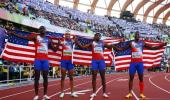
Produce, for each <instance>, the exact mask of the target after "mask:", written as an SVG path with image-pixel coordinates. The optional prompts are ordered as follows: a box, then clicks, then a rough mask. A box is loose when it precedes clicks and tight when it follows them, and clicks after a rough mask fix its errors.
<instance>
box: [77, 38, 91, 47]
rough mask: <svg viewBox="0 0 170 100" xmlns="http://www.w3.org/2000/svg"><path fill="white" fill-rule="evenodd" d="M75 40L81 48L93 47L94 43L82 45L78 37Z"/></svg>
mask: <svg viewBox="0 0 170 100" xmlns="http://www.w3.org/2000/svg"><path fill="white" fill-rule="evenodd" d="M74 42H75V44H76V45H77V46H78V47H80V48H84V49H88V48H92V43H89V44H86V45H82V44H81V43H80V42H78V41H77V39H75V40H74Z"/></svg>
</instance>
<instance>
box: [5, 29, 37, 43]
mask: <svg viewBox="0 0 170 100" xmlns="http://www.w3.org/2000/svg"><path fill="white" fill-rule="evenodd" d="M8 34H11V35H14V36H17V37H19V38H22V39H26V40H29V41H35V40H36V37H35V36H22V35H20V34H16V33H15V32H13V31H8Z"/></svg>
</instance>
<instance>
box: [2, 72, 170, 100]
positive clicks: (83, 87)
mask: <svg viewBox="0 0 170 100" xmlns="http://www.w3.org/2000/svg"><path fill="white" fill-rule="evenodd" d="M106 78H107V80H106V81H107V83H106V84H107V85H106V86H107V93H108V94H109V96H110V97H109V98H108V99H107V100H125V98H124V96H125V95H126V94H127V93H128V74H108V75H106ZM144 78H145V79H144V81H145V95H146V96H147V98H146V99H145V100H170V74H165V73H162V72H161V73H146V74H145V77H144ZM74 80H75V83H74V87H75V91H79V98H72V97H70V96H69V95H65V97H64V98H63V99H62V100H105V99H106V98H103V97H102V87H101V83H100V81H101V80H100V77H98V79H97V96H96V97H95V98H91V99H90V97H89V96H90V94H91V93H92V87H91V76H86V77H85V76H82V77H78V78H75V79H74ZM59 90H60V81H59V80H56V81H51V82H49V86H48V95H49V96H50V97H51V100H61V99H60V98H59V97H58V95H59V93H60V92H59ZM80 91H81V93H80ZM83 91H84V92H83ZM138 91H139V88H138V77H135V80H134V88H133V98H132V99H130V100H140V98H139V92H138ZM42 92H43V88H42V84H40V89H39V95H40V96H41V97H42ZM65 92H66V93H69V80H68V79H66V81H65ZM33 96H34V90H33V85H32V84H31V85H26V86H22V87H15V88H10V89H5V90H0V100H32V98H33ZM40 100H41V99H40Z"/></svg>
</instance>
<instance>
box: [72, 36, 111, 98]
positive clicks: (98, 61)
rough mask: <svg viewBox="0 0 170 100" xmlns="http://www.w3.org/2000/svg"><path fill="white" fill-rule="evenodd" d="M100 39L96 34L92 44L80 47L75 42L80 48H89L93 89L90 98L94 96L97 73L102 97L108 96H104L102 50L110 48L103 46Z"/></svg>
mask: <svg viewBox="0 0 170 100" xmlns="http://www.w3.org/2000/svg"><path fill="white" fill-rule="evenodd" d="M100 39H101V34H100V33H96V34H95V35H94V38H93V42H91V43H89V44H86V45H82V44H80V43H79V42H78V41H77V40H76V41H75V43H76V45H78V46H79V47H80V48H85V49H87V48H90V49H91V50H92V64H91V66H92V67H91V71H92V87H93V94H92V95H91V96H90V97H95V96H96V77H97V73H98V71H99V73H100V76H101V79H102V86H103V97H105V98H108V97H109V96H108V95H107V94H106V79H105V69H106V64H105V61H104V48H105V47H106V48H110V47H109V46H108V45H106V44H104V43H103V41H102V40H100Z"/></svg>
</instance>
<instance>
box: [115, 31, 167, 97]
mask: <svg viewBox="0 0 170 100" xmlns="http://www.w3.org/2000/svg"><path fill="white" fill-rule="evenodd" d="M139 38H140V36H139V32H138V31H137V32H136V33H135V40H134V41H131V42H130V43H129V44H128V46H126V47H123V48H118V47H116V46H115V45H113V46H112V47H113V48H114V49H116V50H126V49H128V48H131V63H130V67H129V77H130V79H129V93H128V94H127V95H126V96H125V97H126V98H131V97H132V87H133V79H134V76H135V73H136V71H137V72H138V76H139V81H140V82H139V87H140V98H145V95H144V83H143V73H144V65H143V56H142V55H143V47H145V48H148V49H151V50H157V49H160V48H162V47H163V46H165V45H166V43H165V44H164V43H163V44H161V45H160V46H155V47H152V46H150V45H148V44H146V43H144V42H143V41H141V40H139Z"/></svg>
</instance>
